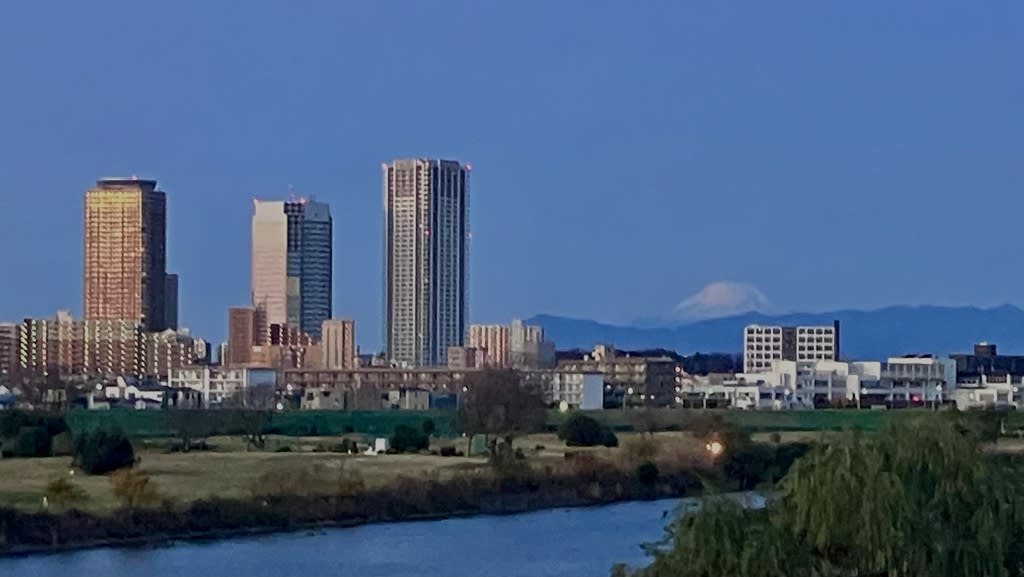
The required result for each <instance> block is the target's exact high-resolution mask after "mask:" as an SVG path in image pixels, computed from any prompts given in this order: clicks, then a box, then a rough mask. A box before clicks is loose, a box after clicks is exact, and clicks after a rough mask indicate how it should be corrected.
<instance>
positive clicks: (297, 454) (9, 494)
mask: <svg viewBox="0 0 1024 577" xmlns="http://www.w3.org/2000/svg"><path fill="white" fill-rule="evenodd" d="M639 436H640V435H639V434H631V433H626V434H620V435H619V438H620V441H621V444H620V446H621V445H628V444H629V443H630V442H631V439H632V438H636V437H639ZM657 440H658V443H659V444H660V445H661V446H671V447H673V448H674V449H675V448H685V449H686V450H698V449H697V448H699V449H700V450H702V448H703V444H702V441H697V440H694V439H693V438H692V437H690V436H689V435H688V434H686V433H660V434H658V435H657ZM340 441H341V437H270V438H268V439H267V446H268V450H266V451H256V450H253V451H246V448H245V444H244V443H243V442H242V441H241V439H239V438H237V437H213V438H210V439H209V443H210V445H211V446H212V447H213V450H211V451H201V452H196V451H193V452H190V453H168V452H166V449H165V447H166V443H167V442H166V441H157V440H154V441H149V442H146V441H138V442H136V452H137V455H138V456H139V457H140V458H141V462H140V469H141V470H142V471H144V472H146V473H148V474H149V475H150V476H151V478H152V480H153V481H154V482H155V483H156V485H157V488H158V490H159V492H160V494H161V495H163V496H164V497H166V498H170V499H173V500H177V501H181V502H188V501H193V500H196V499H200V498H204V497H211V496H217V497H248V496H250V495H251V488H252V486H253V483H254V482H255V481H256V480H257V479H258V478H259V477H260V476H261V475H263V474H264V473H266V472H268V471H272V470H295V471H300V470H303V468H311V467H314V466H319V467H321V471H320V473H321V474H323V475H325V476H330V478H334V477H333V472H334V471H338V472H339V473H340V471H341V470H342V468H343V467H344V468H345V470H349V471H358V472H359V473H360V474H361V475H362V477H363V479H364V481H365V482H366V484H367V485H370V486H373V485H380V484H383V483H386V482H388V481H390V480H392V479H394V478H395V477H398V476H400V475H405V476H413V477H419V476H425V475H433V474H436V475H438V477H440V478H442V479H444V478H446V477H449V476H451V475H455V474H458V473H459V472H466V471H470V470H476V469H486V468H487V467H488V465H487V462H486V460H485V459H483V458H479V457H477V458H469V457H438V456H434V455H377V456H368V455H345V454H340V453H329V452H314V448H315V447H317V445H325V446H330V445H332V444H335V443H338V442H340ZM453 444H454V445H456V446H457V447H458V448H459V449H461V450H463V451H465V448H466V444H467V440H466V439H436V440H435V441H434V444H433V446H432V447H431V448H432V449H436V448H438V447H440V446H443V445H453ZM516 445H517V446H518V447H521V448H522V449H523V450H524V452H526V453H527V455H528V456H529V459H530V460H531V461H532V462H533V463H535V464H542V463H545V462H547V463H562V462H564V455H565V452H566V450H567V447H566V446H565V443H564V442H562V441H560V440H559V439H558V438H557V437H556V436H555V435H554V434H539V435H529V436H526V437H522V438H520V439H517V441H516ZM283 446H288V447H290V448H291V452H275V449H276V448H278V447H283ZM538 446H543V447H544V449H543V450H537V448H538ZM571 450H584V451H594V452H598V453H601V454H605V455H608V456H614V455H615V454H617V453H620V452H621V451H622V450H623V449H621V448H620V449H605V448H603V447H602V448H593V449H578V448H572V449H571ZM70 470H71V458H70V457H51V458H46V459H2V460H0V506H14V507H17V508H19V509H23V510H29V511H31V510H40V509H41V506H42V505H41V503H42V496H43V493H44V492H45V488H46V485H47V484H48V483H49V482H50V481H53V480H54V479H57V478H59V477H61V476H67V475H69V472H70ZM74 483H75V484H76V485H77V486H79V487H81V488H82V489H83V490H84V491H85V492H86V493H87V494H88V497H89V498H88V501H87V502H86V503H83V504H82V506H81V507H80V508H82V509H85V510H89V511H96V512H102V511H109V510H111V509H113V508H114V507H116V506H117V502H116V501H115V499H114V497H113V495H112V494H111V489H110V480H109V478H108V477H106V476H90V475H85V474H83V473H81V472H76V474H75V475H74Z"/></svg>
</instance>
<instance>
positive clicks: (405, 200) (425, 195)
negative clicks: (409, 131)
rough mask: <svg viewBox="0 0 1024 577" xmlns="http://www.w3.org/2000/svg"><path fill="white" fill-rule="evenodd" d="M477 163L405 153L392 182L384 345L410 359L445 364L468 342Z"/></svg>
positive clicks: (387, 199)
mask: <svg viewBox="0 0 1024 577" xmlns="http://www.w3.org/2000/svg"><path fill="white" fill-rule="evenodd" d="M470 170H471V169H470V166H469V165H468V164H466V165H463V164H460V163H458V162H455V161H452V160H437V159H426V158H411V159H399V160H395V161H394V162H392V163H390V164H384V165H382V166H381V171H382V180H383V188H384V340H385V343H384V345H385V346H384V349H385V351H386V354H387V357H388V359H389V360H391V361H394V362H396V363H400V364H404V365H406V366H412V367H421V366H444V365H446V364H447V359H446V356H447V354H448V347H457V346H462V345H464V344H465V337H466V328H467V320H466V319H467V316H466V315H467V286H468V268H469V258H468V255H469V238H470V232H469V174H470Z"/></svg>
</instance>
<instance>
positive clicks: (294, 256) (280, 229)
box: [252, 199, 334, 340]
mask: <svg viewBox="0 0 1024 577" xmlns="http://www.w3.org/2000/svg"><path fill="white" fill-rule="evenodd" d="M253 203H254V210H253V216H252V304H253V306H254V307H256V308H257V309H258V310H259V312H260V315H261V316H260V318H261V321H262V322H264V323H265V326H264V327H262V328H261V330H263V329H265V328H266V327H269V326H270V325H272V324H278V325H282V326H288V327H292V328H296V329H299V330H301V331H302V332H304V333H306V334H308V335H309V336H311V337H313V338H314V339H316V340H319V339H320V328H321V325H322V324H323V322H324V321H325V320H327V319H329V318H331V313H332V306H331V302H332V291H333V289H334V286H333V282H334V278H333V277H334V275H333V258H334V257H333V240H334V235H333V221H332V219H331V210H330V207H329V206H328V205H327V204H326V203H323V202H317V201H315V200H311V199H310V200H307V199H301V200H289V201H261V200H255V201H253Z"/></svg>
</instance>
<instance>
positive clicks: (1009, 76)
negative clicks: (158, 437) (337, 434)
mask: <svg viewBox="0 0 1024 577" xmlns="http://www.w3.org/2000/svg"><path fill="white" fill-rule="evenodd" d="M1022 30H1024V3H1021V2H1019V1H1017V0H1007V1H993V2H971V3H964V2H936V1H920V2H891V1H861V2H821V1H806V2H741V3H740V2H680V1H678V0H665V1H653V0H652V1H644V2H604V1H595V0H575V1H569V0H559V1H546V0H545V1H541V0H537V1H518V2H500V3H499V2H480V1H478V0H465V1H460V2H455V1H445V2H413V1H405V2H400V1H395V2H337V1H328V0H318V1H309V2H301V3H295V2H283V1H280V0H273V1H267V0H260V1H246V2H210V1H200V0H189V1H176V2H162V3H154V2H137V1H124V2H106V1H98V2H73V1H70V0H69V1H65V2H48V1H38V2H35V1H31V2H28V1H26V2H4V3H2V4H0V259H2V260H0V319H7V320H18V319H20V318H22V317H24V316H29V315H35V316H49V315H51V314H52V313H53V312H54V311H55V310H56V309H58V308H71V309H72V310H74V311H75V312H76V313H78V312H80V309H81V270H82V263H81V255H82V245H81V243H82V240H81V214H82V194H83V191H84V189H85V188H86V187H88V186H89V185H90V184H91V183H92V182H93V181H94V180H95V179H96V178H97V177H100V176H104V175H124V174H133V173H134V174H138V175H140V176H151V177H155V178H157V179H159V180H160V182H161V183H162V185H163V187H164V189H165V190H166V191H167V193H168V195H169V198H168V202H169V205H170V208H169V212H170V215H169V218H170V222H169V229H168V230H169V239H168V240H169V262H170V268H171V270H172V271H176V272H178V273H180V274H181V317H182V322H183V324H184V325H185V326H188V327H191V328H193V330H195V331H197V332H198V333H200V334H203V335H209V336H211V337H214V338H218V339H219V338H221V337H222V336H223V335H224V332H225V325H226V308H227V307H228V306H230V305H238V304H246V303H247V300H248V294H249V286H248V285H249V267H248V252H249V249H248V240H249V230H248V225H249V218H250V210H251V202H250V199H251V198H252V197H254V196H259V197H263V198H273V197H284V196H285V195H286V194H287V190H288V186H289V185H292V186H294V187H295V189H296V191H298V192H299V193H301V194H305V195H315V196H317V197H318V198H320V199H322V200H325V201H328V202H329V203H330V204H331V206H332V209H333V213H334V219H335V243H336V263H335V276H336V281H335V311H336V313H337V314H338V315H339V316H346V317H352V318H355V319H356V320H357V323H358V325H357V326H358V329H357V330H358V331H359V332H360V339H359V340H360V341H361V343H362V344H363V345H364V347H375V346H376V345H377V344H378V343H379V332H380V326H379V325H380V310H381V306H380V293H381V272H380V269H381V242H382V238H381V220H382V216H381V192H380V189H381V185H380V163H381V162H382V161H386V160H389V159H391V158H394V157H399V156H410V155H415V156H441V157H450V158H455V159H459V160H463V161H468V162H471V163H472V164H473V168H474V171H473V191H472V207H471V210H472V228H473V233H474V234H473V246H472V271H471V275H472V276H471V281H472V283H471V286H472V289H471V290H472V309H471V314H472V318H473V320H474V321H482V322H496V321H507V320H508V319H510V318H511V317H512V316H514V315H521V316H529V315H532V314H535V313H540V312H549V313H557V314H563V315H570V316H577V317H588V318H594V319H598V320H606V321H620V322H621V321H629V320H630V319H633V318H636V317H641V316H650V315H657V314H660V313H662V312H665V311H668V310H669V309H671V308H672V307H673V306H674V305H675V304H676V303H677V302H679V301H681V300H682V299H683V298H685V297H686V296H688V295H690V294H692V293H694V292H695V291H697V290H698V289H700V287H702V286H703V285H705V284H707V283H708V282H711V281H715V280H723V279H728V280H738V281H746V282H749V283H751V284H753V285H755V286H757V287H758V288H759V289H761V290H762V291H763V292H764V293H765V294H767V295H768V297H769V298H770V299H771V300H772V301H773V303H774V304H775V305H776V306H777V307H779V308H782V309H787V310H823V309H831V308H846V307H856V308H868V307H879V306H884V305H889V304H916V303H930V304H977V305H992V304H998V303H1005V302H1010V303H1015V304H1018V305H1021V304H1024V267H1022V266H1021V264H1020V262H1021V257H1020V255H1021V249H1022V248H1024V234H1022V233H1021V230H1020V227H1021V224H1020V220H1019V218H1018V217H1019V215H1021V214H1024V190H1022V185H1024V178H1022V177H1024V112H1022V109H1024V33H1022V32H1021V31H1022Z"/></svg>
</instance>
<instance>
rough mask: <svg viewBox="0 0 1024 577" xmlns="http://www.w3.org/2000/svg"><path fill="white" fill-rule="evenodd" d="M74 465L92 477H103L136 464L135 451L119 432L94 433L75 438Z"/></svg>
mask: <svg viewBox="0 0 1024 577" xmlns="http://www.w3.org/2000/svg"><path fill="white" fill-rule="evenodd" d="M74 464H75V466H76V467H78V468H80V469H81V470H83V471H85V472H86V473H88V474H90V475H103V474H106V473H109V472H111V471H116V470H118V469H123V468H126V467H131V466H132V465H133V464H135V449H134V448H133V447H132V443H131V441H130V440H128V437H126V436H124V435H123V434H122V433H121V432H119V431H111V432H108V431H102V430H101V431H94V432H91V433H84V434H82V435H79V436H78V437H77V438H75V450H74Z"/></svg>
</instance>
